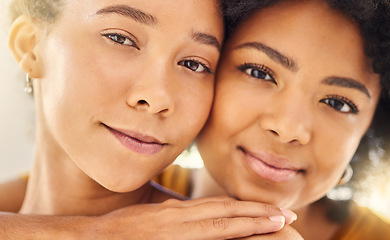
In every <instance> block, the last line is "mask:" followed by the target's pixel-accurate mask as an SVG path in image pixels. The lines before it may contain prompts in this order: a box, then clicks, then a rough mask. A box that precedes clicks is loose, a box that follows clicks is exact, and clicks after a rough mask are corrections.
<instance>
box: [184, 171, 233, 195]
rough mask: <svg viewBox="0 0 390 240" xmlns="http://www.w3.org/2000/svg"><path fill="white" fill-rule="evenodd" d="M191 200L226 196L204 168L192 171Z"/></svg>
mask: <svg viewBox="0 0 390 240" xmlns="http://www.w3.org/2000/svg"><path fill="white" fill-rule="evenodd" d="M191 182H192V186H193V188H192V191H191V194H190V197H191V198H203V197H215V196H223V195H228V194H227V193H226V192H225V190H224V189H223V188H221V187H220V186H219V184H218V183H217V182H216V181H215V180H214V179H213V178H212V176H211V175H210V174H209V172H208V171H207V170H206V168H200V169H196V170H194V171H193V174H192V176H191Z"/></svg>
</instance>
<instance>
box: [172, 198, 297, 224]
mask: <svg viewBox="0 0 390 240" xmlns="http://www.w3.org/2000/svg"><path fill="white" fill-rule="evenodd" d="M178 211H180V209H178ZM185 211H186V214H185V219H183V220H185V221H195V220H200V219H210V218H229V217H230V218H231V217H269V216H284V214H285V213H283V212H286V210H283V211H281V210H280V208H277V207H274V206H271V205H268V204H264V203H258V202H247V201H237V200H232V199H229V200H225V201H215V202H204V203H201V204H198V205H195V206H191V207H188V208H187V209H186V210H185ZM286 215H287V214H286ZM289 217H290V216H289ZM288 221H290V219H289V220H288Z"/></svg>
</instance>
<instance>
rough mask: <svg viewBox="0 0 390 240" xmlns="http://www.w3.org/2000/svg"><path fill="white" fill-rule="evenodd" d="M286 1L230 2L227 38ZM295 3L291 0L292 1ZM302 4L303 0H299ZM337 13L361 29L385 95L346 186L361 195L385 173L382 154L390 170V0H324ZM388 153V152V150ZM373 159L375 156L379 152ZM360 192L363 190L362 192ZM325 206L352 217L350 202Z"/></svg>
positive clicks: (335, 215)
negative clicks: (369, 181)
mask: <svg viewBox="0 0 390 240" xmlns="http://www.w3.org/2000/svg"><path fill="white" fill-rule="evenodd" d="M281 1H284V0H226V1H225V2H229V4H226V5H225V6H224V7H225V9H224V12H225V15H226V16H225V24H226V38H229V37H230V36H231V35H232V34H233V33H234V31H235V30H236V29H237V28H238V27H240V25H241V23H242V22H244V21H245V20H246V19H247V18H248V17H250V15H251V14H252V13H254V12H255V11H257V10H260V9H263V8H266V7H270V6H272V5H274V4H276V3H278V2H281ZM289 1H291V0H289ZM295 1H301V0H295ZM324 1H326V2H328V4H329V5H330V6H331V7H332V8H333V9H335V10H337V11H340V12H341V13H343V14H344V15H345V16H347V17H349V18H351V19H352V20H353V21H354V22H355V23H356V24H357V26H358V27H359V28H360V32H361V35H362V38H363V39H364V44H365V53H366V56H367V58H368V59H370V60H371V62H372V69H373V71H374V72H375V73H377V74H379V75H380V83H381V87H382V95H381V98H380V101H379V103H378V106H377V109H376V113H375V115H374V119H373V121H372V124H371V127H370V129H369V130H368V132H367V134H366V135H365V136H364V137H363V139H362V141H361V143H360V146H359V149H358V150H357V153H356V154H355V156H354V158H353V160H352V162H351V165H352V167H353V168H354V172H355V174H354V177H353V178H352V181H350V183H348V185H346V186H347V187H350V188H352V189H354V190H355V194H356V193H358V194H361V193H362V192H363V194H364V191H365V190H367V189H366V188H365V187H364V186H365V185H367V184H361V183H364V182H365V181H363V180H366V179H367V178H368V177H369V176H371V175H373V174H372V173H378V172H379V171H383V168H382V169H378V168H380V167H378V155H380V156H379V158H381V161H382V163H383V162H384V163H385V164H387V166H388V167H390V162H389V161H383V160H384V159H388V160H390V153H389V152H390V123H389V120H390V0H324ZM386 150H387V151H386ZM378 152H379V154H377V156H376V157H374V158H376V159H372V158H373V157H372V155H373V153H374V155H375V153H378ZM359 190H360V191H359ZM320 202H322V204H324V206H326V207H327V208H328V210H329V212H328V216H329V218H330V219H331V220H332V221H335V222H342V221H343V220H344V219H345V218H346V216H347V215H348V207H347V206H348V204H349V202H350V201H336V202H334V201H330V200H329V199H327V198H326V197H325V198H323V199H321V201H320Z"/></svg>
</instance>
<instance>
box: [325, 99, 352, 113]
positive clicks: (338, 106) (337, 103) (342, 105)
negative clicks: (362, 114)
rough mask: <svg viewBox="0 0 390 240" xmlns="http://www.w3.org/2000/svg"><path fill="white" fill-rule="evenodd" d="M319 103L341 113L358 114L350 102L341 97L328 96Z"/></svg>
mask: <svg viewBox="0 0 390 240" xmlns="http://www.w3.org/2000/svg"><path fill="white" fill-rule="evenodd" d="M320 102H322V103H325V104H326V105H328V106H330V107H331V108H333V109H335V110H337V111H339V112H342V113H353V114H356V113H358V112H359V110H358V108H357V106H356V105H355V104H354V103H353V102H352V101H350V100H349V99H347V98H345V97H341V96H337V95H334V96H328V97H327V98H325V99H322V100H321V101H320Z"/></svg>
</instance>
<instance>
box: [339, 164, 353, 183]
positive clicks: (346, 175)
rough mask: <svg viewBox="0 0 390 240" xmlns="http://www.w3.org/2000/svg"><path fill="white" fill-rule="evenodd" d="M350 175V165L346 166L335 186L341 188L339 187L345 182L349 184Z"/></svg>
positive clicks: (351, 173) (351, 172)
mask: <svg viewBox="0 0 390 240" xmlns="http://www.w3.org/2000/svg"><path fill="white" fill-rule="evenodd" d="M352 175H353V169H352V167H351V165H350V164H348V167H347V169H345V171H344V173H343V175H342V176H341V178H340V181H339V183H338V184H337V185H338V186H341V185H344V184H346V183H347V182H349V181H350V180H351V178H352Z"/></svg>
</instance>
